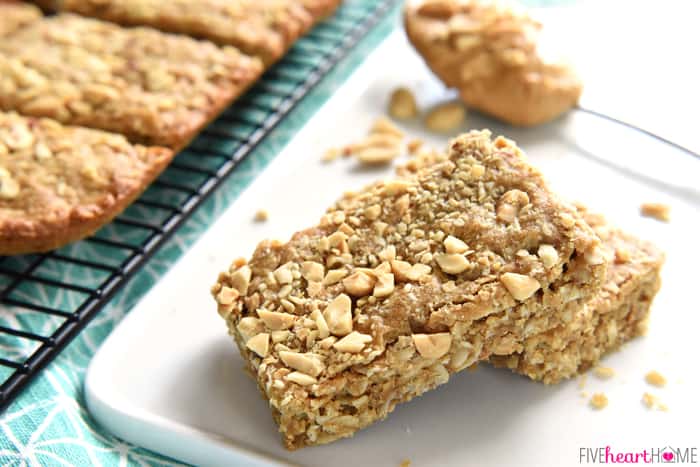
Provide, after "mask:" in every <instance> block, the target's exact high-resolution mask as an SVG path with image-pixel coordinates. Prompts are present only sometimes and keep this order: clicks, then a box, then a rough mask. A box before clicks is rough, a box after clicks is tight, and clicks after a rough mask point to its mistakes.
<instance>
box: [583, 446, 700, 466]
mask: <svg viewBox="0 0 700 467" xmlns="http://www.w3.org/2000/svg"><path fill="white" fill-rule="evenodd" d="M578 461H579V464H697V463H698V462H700V457H699V455H698V448H697V447H692V448H677V447H672V446H664V447H661V448H647V449H641V450H637V451H623V450H621V451H617V450H615V449H613V448H612V447H611V446H605V447H599V448H579V457H578Z"/></svg>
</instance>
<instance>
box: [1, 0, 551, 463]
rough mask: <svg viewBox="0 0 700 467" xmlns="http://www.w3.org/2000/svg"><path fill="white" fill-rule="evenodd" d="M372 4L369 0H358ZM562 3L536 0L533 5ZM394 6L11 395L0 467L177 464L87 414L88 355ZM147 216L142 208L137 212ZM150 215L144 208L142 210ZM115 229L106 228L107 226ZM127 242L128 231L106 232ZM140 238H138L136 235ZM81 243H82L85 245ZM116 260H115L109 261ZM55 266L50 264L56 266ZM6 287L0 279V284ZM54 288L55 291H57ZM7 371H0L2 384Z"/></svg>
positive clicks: (40, 324) (43, 326)
mask: <svg viewBox="0 0 700 467" xmlns="http://www.w3.org/2000/svg"><path fill="white" fill-rule="evenodd" d="M355 1H365V2H368V3H371V2H372V1H373V0H355ZM555 2H556V3H562V2H561V0H559V1H556V0H554V1H547V0H545V1H536V0H530V1H528V2H525V3H528V4H530V5H532V4H535V3H537V4H540V5H542V4H552V3H555ZM397 13H398V9H396V10H395V11H394V12H393V13H392V14H391V15H389V16H387V18H385V19H384V20H383V21H382V22H381V23H380V24H379V25H378V26H377V27H376V28H375V29H374V30H373V31H372V32H371V33H370V34H368V35H367V36H366V37H365V38H364V39H363V40H362V42H361V43H360V44H359V45H358V46H357V47H356V48H355V49H354V51H353V52H352V53H351V54H350V55H349V56H348V57H347V58H345V59H344V60H343V61H342V62H341V64H339V65H338V66H337V67H336V68H335V69H334V70H333V71H332V72H331V73H330V74H329V75H328V76H327V77H325V78H324V79H323V81H322V82H321V83H320V84H319V85H318V86H317V87H316V88H315V89H314V90H313V91H312V92H311V93H310V94H309V95H308V96H307V97H306V98H304V100H303V101H302V102H301V103H300V105H299V106H298V107H297V108H296V109H295V110H294V111H293V112H292V113H291V114H290V115H288V117H287V118H286V119H285V120H284V121H283V122H282V123H281V124H280V125H279V126H278V127H277V128H276V129H275V130H274V131H273V132H272V133H271V134H270V135H269V136H268V137H267V138H266V139H265V140H264V142H263V143H262V144H261V145H259V146H258V147H257V148H256V150H255V151H254V152H253V153H252V154H251V155H250V156H249V157H248V158H246V159H245V160H244V161H243V163H242V164H241V165H240V166H239V167H238V168H237V169H236V170H235V171H234V173H233V175H232V176H231V177H230V178H229V179H228V180H227V181H226V182H225V183H224V185H223V186H222V187H220V189H219V190H217V192H216V193H215V194H214V196H212V198H210V199H209V200H208V201H207V202H206V203H205V205H203V206H202V207H200V208H199V209H198V210H197V211H196V213H195V214H194V215H193V216H192V218H190V219H189V220H188V221H187V222H186V224H185V225H184V226H183V227H182V228H181V229H180V230H179V231H178V232H177V234H176V235H175V236H174V237H173V238H172V239H171V240H170V241H168V242H167V244H166V245H165V246H164V247H163V248H162V249H161V250H160V251H159V252H158V253H157V254H156V256H155V257H153V258H152V259H151V260H150V261H149V262H148V263H147V265H146V266H145V268H143V269H142V270H141V271H140V272H139V273H138V274H137V275H136V276H135V277H134V278H133V279H132V280H131V281H130V282H129V283H128V284H127V286H126V287H125V288H124V289H123V290H122V291H120V292H119V293H118V294H117V295H116V296H115V297H114V299H113V300H111V302H110V303H109V305H108V306H107V307H105V308H104V309H103V310H101V311H100V312H99V314H98V315H97V317H96V318H95V319H94V320H93V321H92V322H91V323H90V325H89V326H88V327H87V328H86V329H85V330H83V331H82V332H81V333H80V335H79V336H78V337H77V338H76V339H75V340H74V341H73V342H72V343H71V344H70V345H69V346H68V347H67V348H66V349H65V350H64V351H63V352H62V353H61V355H60V356H59V357H58V358H57V359H56V360H55V361H54V362H53V363H51V364H50V365H49V366H48V368H47V369H45V370H44V371H43V372H42V374H41V375H40V376H39V377H38V378H37V379H36V380H35V381H34V382H33V383H32V384H31V385H30V386H29V387H28V388H27V389H26V390H25V391H24V392H23V393H22V394H21V395H20V397H19V398H18V399H17V400H15V401H14V402H13V403H12V404H11V405H10V406H9V408H8V409H7V410H6V411H5V412H4V413H3V414H2V416H1V417H0V465H2V466H24V465H31V466H34V465H44V466H54V465H55V466H63V465H66V466H73V465H94V466H112V465H114V466H117V465H118V466H125V465H139V466H161V465H163V466H166V465H167V466H170V465H181V464H179V463H178V462H175V461H172V460H168V459H166V458H163V457H162V456H160V455H158V454H154V453H152V452H149V451H147V450H144V449H142V448H139V447H136V446H133V445H131V444H128V443H125V442H123V441H121V440H119V439H117V438H115V437H114V436H112V435H110V434H109V433H107V432H105V431H104V430H102V429H101V428H100V427H99V426H97V425H96V424H95V422H94V421H93V420H92V419H91V418H90V416H89V414H88V413H87V411H86V409H85V406H84V400H83V394H82V384H83V379H84V376H85V371H86V368H87V365H88V363H89V362H90V359H91V357H92V356H93V355H94V354H95V352H96V351H97V349H98V347H99V346H100V343H101V342H102V341H103V340H104V339H105V338H106V337H107V336H108V335H109V333H110V332H111V331H112V329H113V328H114V327H115V326H116V325H117V324H118V323H119V321H120V320H121V319H122V318H123V317H124V315H125V313H127V312H128V310H130V309H131V308H132V307H133V306H134V304H135V303H136V302H137V301H138V300H139V299H140V298H141V297H142V296H143V295H144V293H146V292H147V291H148V289H149V288H150V287H151V286H152V285H153V284H154V283H155V282H156V281H157V280H158V278H159V277H161V276H162V275H163V274H164V273H165V271H167V269H168V268H169V267H170V266H171V265H172V264H173V263H174V262H175V261H176V260H177V259H178V258H179V257H180V255H181V254H182V253H183V252H184V251H186V250H187V248H188V247H189V246H190V245H192V243H193V242H194V241H195V240H196V239H197V238H198V237H199V236H200V235H201V234H202V232H203V231H204V230H205V229H206V228H207V226H209V225H211V224H212V222H214V220H215V219H216V218H217V217H218V216H219V215H220V214H221V213H222V212H223V210H224V209H225V207H226V206H228V205H229V204H230V203H231V202H232V201H233V200H235V199H236V197H237V196H238V195H239V194H240V193H241V192H242V191H243V190H244V189H245V188H246V187H247V186H248V185H249V184H250V182H251V181H252V180H253V179H254V178H255V177H256V176H257V175H258V174H259V173H260V172H261V171H262V170H263V169H264V168H265V166H266V165H267V164H268V163H269V162H270V161H271V160H272V159H274V157H275V156H276V155H277V154H278V153H279V151H280V150H281V149H282V148H283V147H284V145H285V144H286V143H287V142H288V141H289V140H290V138H291V137H292V136H293V135H294V134H295V133H296V132H297V131H298V129H299V128H300V127H301V126H302V125H303V124H304V123H305V122H306V121H307V120H308V119H309V118H310V117H311V116H312V115H313V113H314V112H315V111H316V110H317V109H318V108H319V107H320V106H321V104H322V103H323V102H325V101H326V99H327V98H328V97H329V96H330V95H331V94H332V93H333V92H334V90H335V89H337V88H338V87H339V86H340V84H342V82H343V81H344V80H345V79H346V78H347V77H348V76H349V74H350V73H351V72H352V70H353V69H355V68H356V67H357V65H358V64H360V63H361V62H362V60H363V59H364V57H365V56H366V55H367V54H368V53H370V52H371V50H372V49H373V48H374V47H375V46H376V45H377V44H378V43H379V42H380V41H381V39H382V38H383V37H385V36H386V35H387V34H388V33H389V32H390V31H391V30H392V29H393V28H394V27H395V26H396V24H397V23H398V18H397V16H398V15H397ZM139 214H140V216H139V217H141V216H144V213H139ZM145 214H146V216H144V217H145V218H148V215H149V213H145ZM110 228H112V229H114V228H116V227H108V229H110ZM110 233H111V234H112V235H114V236H116V237H119V236H120V237H121V238H122V239H124V235H135V234H130V233H128V232H118V231H115V232H109V231H108V232H107V234H108V235H109V234H110ZM134 240H137V239H134ZM82 247H83V248H84V247H85V246H82ZM94 248H95V251H92V252H90V255H91V257H92V258H93V259H96V260H98V261H104V262H105V263H106V264H110V253H109V252H108V251H107V250H101V249H100V248H98V247H94ZM112 259H113V258H112ZM54 266H55V267H54ZM54 266H52V265H51V263H49V264H48V265H47V266H45V269H46V270H45V271H42V273H43V276H44V277H49V278H51V277H55V278H59V279H60V278H66V277H70V278H71V282H72V283H76V280H77V281H78V282H80V283H82V284H88V285H89V284H90V283H92V282H94V283H99V282H98V281H100V279H101V278H100V277H97V276H95V277H92V276H91V277H75V274H76V272H77V271H78V268H77V267H76V269H75V270H73V269H71V268H66V267H65V266H62V267H58V265H54ZM2 285H4V284H3V283H1V282H0V286H2ZM54 292H55V291H54ZM14 293H16V294H17V297H19V298H22V299H24V300H30V301H35V302H37V303H44V304H48V305H50V306H52V307H54V308H59V309H67V310H70V309H72V308H73V307H74V306H75V303H79V302H77V300H81V299H82V297H80V296H79V295H75V294H72V293H70V292H59V293H52V292H51V291H50V290H45V289H44V288H43V287H38V286H36V285H34V286H32V287H28V288H26V289H24V290H21V289H20V290H17V291H15V292H14ZM1 311H2V313H0V326H8V327H12V328H25V329H27V328H30V329H33V330H40V331H41V334H42V335H50V334H51V332H52V331H53V330H54V329H56V328H57V327H58V326H59V325H60V324H61V323H62V318H60V317H54V318H53V319H52V318H51V317H47V316H46V315H43V314H42V315H38V314H32V313H28V312H26V311H25V312H18V313H11V312H10V311H8V310H1ZM35 348H36V345H33V344H32V343H31V341H26V340H21V339H7V338H3V339H2V340H0V356H2V357H4V358H8V359H11V360H15V361H21V360H22V358H23V357H26V356H28V355H30V354H31V353H32V352H33V350H34V349H35ZM8 374H9V371H8V370H7V369H5V368H3V369H0V381H3V380H5V378H6V377H7V376H8Z"/></svg>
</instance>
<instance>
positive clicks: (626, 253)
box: [491, 207, 664, 384]
mask: <svg viewBox="0 0 700 467" xmlns="http://www.w3.org/2000/svg"><path fill="white" fill-rule="evenodd" d="M579 209H580V210H581V211H582V212H583V214H584V218H585V220H586V222H587V223H588V224H589V225H590V226H591V227H593V229H594V230H595V232H596V234H597V235H598V236H599V237H600V239H601V240H602V242H603V247H604V251H605V255H606V257H607V258H608V259H609V264H608V272H607V277H606V279H605V283H604V284H603V288H602V290H601V291H600V292H599V293H598V294H597V295H596V296H595V297H593V299H592V300H591V301H590V302H589V303H587V304H586V305H585V306H584V307H582V308H581V310H578V311H575V312H574V313H573V314H572V315H569V316H566V317H565V319H564V320H563V321H562V323H561V324H560V325H559V326H557V327H556V328H554V329H552V330H550V331H547V332H545V333H544V334H542V335H540V336H534V337H531V338H529V339H526V341H525V344H524V348H523V350H522V351H521V352H519V353H516V354H513V355H511V356H496V357H492V359H491V361H492V362H493V363H495V364H496V366H505V367H508V368H511V369H513V370H515V371H517V372H519V373H522V374H524V375H527V376H529V377H530V378H532V379H536V380H542V381H544V382H545V383H547V384H552V383H557V382H559V381H560V380H561V379H564V378H569V377H571V376H574V375H575V374H576V373H578V372H581V371H585V370H587V369H589V368H591V367H592V366H594V365H595V364H596V363H597V362H598V361H599V360H600V358H601V357H602V356H603V355H604V354H606V353H608V352H610V351H612V350H615V349H617V348H618V347H619V346H620V345H622V344H623V343H624V342H626V341H628V340H630V339H632V338H634V337H636V336H639V335H641V334H643V333H644V332H645V330H646V322H647V317H648V315H649V309H650V307H651V302H652V300H653V299H654V296H655V295H656V292H657V291H658V290H659V287H660V286H661V278H660V272H661V266H662V265H663V262H664V255H663V253H662V252H661V251H659V250H658V249H657V248H656V247H655V246H654V245H652V244H651V243H649V242H645V241H642V240H639V239H637V238H635V237H633V236H631V235H629V234H626V233H624V232H622V231H621V230H619V229H617V228H614V227H611V226H610V225H609V224H608V223H607V222H606V221H605V220H604V219H603V218H602V217H601V216H599V215H595V214H592V213H589V212H587V211H585V209H584V208H583V207H579Z"/></svg>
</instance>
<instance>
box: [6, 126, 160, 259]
mask: <svg viewBox="0 0 700 467" xmlns="http://www.w3.org/2000/svg"><path fill="white" fill-rule="evenodd" d="M172 156H173V152H172V151H171V150H169V149H165V148H159V147H144V146H140V145H132V144H130V143H129V142H128V141H127V140H126V139H125V138H124V137H123V136H120V135H115V134H112V133H106V132H102V131H97V130H89V129H86V128H79V127H67V126H62V125H61V124H59V123H57V122H55V121H53V120H49V119H36V118H25V117H20V116H18V115H17V114H14V113H0V255H13V254H26V253H36V252H43V251H48V250H52V249H55V248H59V247H61V246H63V245H65V244H68V243H70V242H73V241H76V240H79V239H81V238H84V237H86V236H88V235H90V234H92V233H93V232H95V231H96V230H97V229H99V228H100V227H102V226H103V225H105V224H106V223H108V222H109V221H110V220H111V219H112V218H114V217H115V216H116V215H118V214H119V213H120V212H121V211H123V210H124V209H125V208H126V207H127V206H128V205H129V203H131V202H132V201H133V200H134V199H135V198H136V197H138V195H139V194H141V192H142V191H143V190H144V189H145V188H146V187H147V186H148V184H149V183H151V181H153V179H154V178H155V177H156V176H157V175H158V174H159V173H160V172H161V171H162V170H163V169H164V168H165V167H166V166H167V164H168V163H169V162H170V160H171V159H172Z"/></svg>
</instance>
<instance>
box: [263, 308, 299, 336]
mask: <svg viewBox="0 0 700 467" xmlns="http://www.w3.org/2000/svg"><path fill="white" fill-rule="evenodd" d="M257 312H258V316H259V317H260V319H262V320H263V322H264V323H265V326H267V327H268V328H269V329H271V330H273V331H281V330H282V329H289V328H291V327H292V326H293V325H294V320H295V319H296V316H295V315H290V314H289V313H280V312H278V311H268V310H265V309H264V308H258V310H257Z"/></svg>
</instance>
